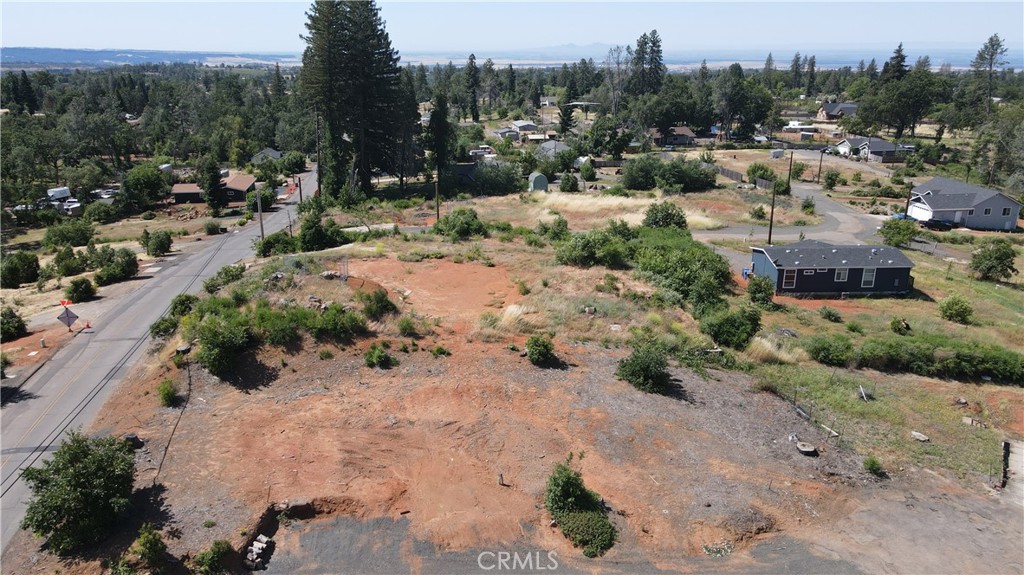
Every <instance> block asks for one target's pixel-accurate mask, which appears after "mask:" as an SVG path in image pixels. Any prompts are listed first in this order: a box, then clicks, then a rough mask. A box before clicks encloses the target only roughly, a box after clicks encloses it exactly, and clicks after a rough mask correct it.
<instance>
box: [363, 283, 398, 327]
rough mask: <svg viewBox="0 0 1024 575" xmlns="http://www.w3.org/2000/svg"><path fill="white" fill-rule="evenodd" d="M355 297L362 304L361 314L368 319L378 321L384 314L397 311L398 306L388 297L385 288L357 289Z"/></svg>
mask: <svg viewBox="0 0 1024 575" xmlns="http://www.w3.org/2000/svg"><path fill="white" fill-rule="evenodd" d="M356 299H357V300H359V303H361V304H363V315H365V316H366V319H368V320H371V321H378V320H380V319H381V318H382V317H384V316H386V315H391V314H394V313H398V307H397V306H395V304H394V302H392V301H391V299H389V298H388V292H387V290H384V289H376V290H373V291H370V292H368V291H358V292H356Z"/></svg>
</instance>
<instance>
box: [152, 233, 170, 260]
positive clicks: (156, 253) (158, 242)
mask: <svg viewBox="0 0 1024 575" xmlns="http://www.w3.org/2000/svg"><path fill="white" fill-rule="evenodd" d="M172 243H174V240H173V239H172V238H171V232H169V231H166V230H164V231H161V232H156V233H154V234H150V236H149V241H148V242H147V243H146V254H147V255H150V256H153V257H160V256H162V255H164V254H166V253H167V252H169V251H171V244H172Z"/></svg>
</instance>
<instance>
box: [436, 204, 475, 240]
mask: <svg viewBox="0 0 1024 575" xmlns="http://www.w3.org/2000/svg"><path fill="white" fill-rule="evenodd" d="M434 232H435V233H438V234H441V235H442V236H444V237H446V238H448V239H450V240H452V241H461V240H466V239H469V238H471V237H473V236H484V237H486V236H487V226H485V225H484V223H483V222H481V221H480V218H479V216H477V213H476V210H474V209H472V208H456V209H455V210H454V211H452V213H450V214H447V215H445V216H443V217H441V219H439V220H438V221H437V222H436V223H435V224H434Z"/></svg>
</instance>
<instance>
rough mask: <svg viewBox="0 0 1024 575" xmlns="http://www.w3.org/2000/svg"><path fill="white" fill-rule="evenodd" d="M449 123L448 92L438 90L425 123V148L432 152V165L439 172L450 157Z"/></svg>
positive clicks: (446, 164)
mask: <svg viewBox="0 0 1024 575" xmlns="http://www.w3.org/2000/svg"><path fill="white" fill-rule="evenodd" d="M451 134H452V128H451V124H449V123H448V94H447V93H445V92H444V91H438V92H436V93H435V94H434V109H433V110H431V111H430V122H429V123H428V124H427V134H426V136H427V138H426V139H427V141H426V145H427V148H428V149H429V150H430V151H431V152H433V159H434V166H435V167H436V168H437V171H438V172H439V173H440V172H442V171H443V170H444V169H445V168H447V167H448V163H449V160H450V157H451V143H450V141H449V140H450V139H451Z"/></svg>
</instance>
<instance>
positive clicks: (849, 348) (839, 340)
mask: <svg viewBox="0 0 1024 575" xmlns="http://www.w3.org/2000/svg"><path fill="white" fill-rule="evenodd" d="M804 349H806V350H807V353H808V354H809V355H810V356H811V358H812V359H814V360H815V361H817V362H819V363H823V364H825V365H831V366H834V367H842V366H845V365H846V364H847V363H848V362H849V361H850V357H852V355H853V344H852V343H850V340H849V339H847V338H846V337H844V336H841V335H819V336H815V337H812V338H810V339H809V340H807V342H806V343H805V344H804Z"/></svg>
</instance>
